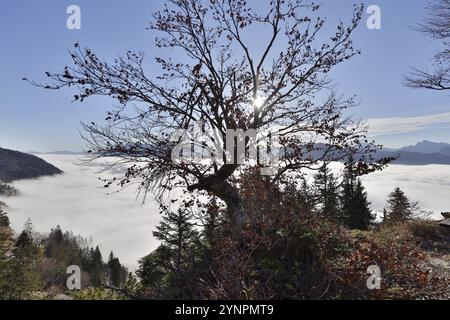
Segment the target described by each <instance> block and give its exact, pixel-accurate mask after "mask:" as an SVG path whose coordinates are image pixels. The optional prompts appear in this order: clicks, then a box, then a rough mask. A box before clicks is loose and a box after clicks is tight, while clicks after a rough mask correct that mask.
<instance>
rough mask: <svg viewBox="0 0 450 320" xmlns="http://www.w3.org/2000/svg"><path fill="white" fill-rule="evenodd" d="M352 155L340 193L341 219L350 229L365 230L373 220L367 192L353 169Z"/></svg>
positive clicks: (346, 167) (347, 164)
mask: <svg viewBox="0 0 450 320" xmlns="http://www.w3.org/2000/svg"><path fill="white" fill-rule="evenodd" d="M353 167H354V161H353V157H349V159H348V161H347V163H346V166H345V172H344V182H343V184H342V189H341V194H340V211H341V215H340V217H341V221H342V222H344V223H345V225H346V226H347V227H349V228H350V229H360V230H367V229H368V228H369V226H370V224H371V223H372V222H373V220H375V216H374V215H373V214H372V210H371V209H370V202H369V201H368V200H367V192H366V191H365V190H364V186H363V185H362V182H361V180H360V179H358V178H357V175H356V174H355V171H354V168H353Z"/></svg>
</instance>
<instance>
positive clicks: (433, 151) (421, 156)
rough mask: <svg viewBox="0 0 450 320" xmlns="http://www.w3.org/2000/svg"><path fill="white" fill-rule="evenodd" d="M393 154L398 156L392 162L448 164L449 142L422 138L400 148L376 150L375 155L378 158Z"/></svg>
mask: <svg viewBox="0 0 450 320" xmlns="http://www.w3.org/2000/svg"><path fill="white" fill-rule="evenodd" d="M393 156H398V159H397V160H395V161H393V162H392V163H393V164H405V165H428V164H446V165H450V144H448V143H444V142H440V143H438V142H432V141H428V140H423V141H420V142H418V143H417V144H415V145H413V146H406V147H403V148H400V149H391V148H386V149H383V150H382V151H379V152H377V157H379V158H381V157H393Z"/></svg>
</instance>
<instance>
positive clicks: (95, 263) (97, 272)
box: [91, 246, 104, 287]
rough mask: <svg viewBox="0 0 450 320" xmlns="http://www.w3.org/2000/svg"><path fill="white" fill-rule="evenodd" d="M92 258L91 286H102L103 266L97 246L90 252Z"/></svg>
mask: <svg viewBox="0 0 450 320" xmlns="http://www.w3.org/2000/svg"><path fill="white" fill-rule="evenodd" d="M91 257H92V261H91V262H92V279H91V280H92V284H93V285H94V286H96V287H99V286H101V285H102V283H103V280H104V272H103V271H104V264H103V258H102V253H101V252H100V249H99V247H98V246H96V247H95V249H94V250H92V251H91Z"/></svg>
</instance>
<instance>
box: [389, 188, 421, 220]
mask: <svg viewBox="0 0 450 320" xmlns="http://www.w3.org/2000/svg"><path fill="white" fill-rule="evenodd" d="M414 207H415V204H413V203H411V201H410V200H409V199H408V197H407V196H406V194H405V193H404V192H403V190H401V189H400V188H398V187H397V188H395V189H394V191H392V192H391V193H390V194H389V197H388V200H387V205H386V217H385V221H392V222H399V221H403V220H407V219H409V218H411V217H412V216H413V214H414V212H413V211H414Z"/></svg>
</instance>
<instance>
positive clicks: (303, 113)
mask: <svg viewBox="0 0 450 320" xmlns="http://www.w3.org/2000/svg"><path fill="white" fill-rule="evenodd" d="M258 5H259V8H258V9H257V10H256V9H253V8H252V7H251V6H250V5H249V4H247V2H246V1H244V0H204V1H202V0H171V1H168V3H167V4H166V5H165V8H164V9H163V10H162V11H159V12H155V13H154V14H153V19H152V23H151V24H150V27H149V28H150V29H151V30H153V31H155V32H157V33H160V34H162V36H161V37H159V38H157V39H156V46H157V47H159V48H163V49H164V48H165V49H169V50H167V52H168V55H169V54H170V53H171V52H172V53H175V55H173V56H176V59H174V58H169V57H165V58H157V59H156V62H157V63H158V64H160V65H161V67H162V70H163V72H162V74H161V75H160V76H157V77H156V76H148V75H147V74H146V72H145V71H144V67H143V61H144V54H142V53H132V52H128V53H127V54H126V56H125V57H120V58H118V59H116V60H115V61H114V63H112V64H109V63H107V62H105V61H102V60H100V59H99V58H98V57H97V55H95V54H94V53H93V52H92V51H91V50H90V49H87V48H84V49H83V48H81V47H80V45H79V44H76V45H75V49H74V50H73V51H72V52H71V57H72V59H73V64H72V65H71V66H66V67H65V69H64V71H63V72H61V73H47V76H48V77H49V78H50V79H52V82H51V83H49V84H45V85H41V86H43V87H45V88H48V89H60V88H63V87H70V86H74V87H76V88H77V89H78V90H79V94H77V95H75V97H74V99H75V100H79V101H83V100H84V99H86V98H88V97H90V96H94V95H101V96H109V97H112V98H113V99H115V100H117V101H118V102H119V103H120V105H121V107H120V108H119V109H116V110H114V111H112V112H110V113H109V114H108V117H107V119H106V120H107V124H106V125H97V124H95V123H91V124H85V125H84V129H85V130H86V132H87V133H88V134H87V136H86V137H87V139H88V141H89V143H90V147H91V149H92V152H91V155H92V156H93V157H94V158H99V157H105V156H116V157H118V158H120V159H122V160H123V162H125V163H128V164H129V168H128V171H127V173H126V175H125V177H124V178H123V179H121V180H113V181H119V183H120V184H122V185H124V184H127V183H131V182H133V181H138V182H139V183H140V185H141V188H142V190H143V191H145V192H147V191H149V190H155V189H158V190H167V189H169V190H170V189H172V188H173V187H175V186H180V185H182V186H183V187H185V188H186V190H189V191H191V192H193V191H201V192H208V193H210V194H213V195H215V196H217V197H218V198H220V199H221V200H223V201H224V203H225V204H226V206H227V211H228V213H229V220H230V222H231V226H232V230H233V231H234V232H236V233H239V230H240V229H241V227H242V224H243V223H244V221H245V219H246V217H245V212H244V208H243V206H242V202H241V197H240V194H239V190H238V189H237V188H236V186H235V185H234V184H233V183H232V178H233V176H236V175H237V174H238V173H239V170H240V168H243V167H245V166H250V165H252V164H251V163H250V162H246V163H244V164H239V163H237V162H236V161H231V162H230V161H227V159H226V157H225V155H224V156H223V158H224V161H222V162H209V163H204V162H201V163H188V162H177V161H173V160H172V158H171V153H172V151H173V148H174V147H175V145H176V144H177V142H179V141H174V140H173V138H172V137H173V135H174V133H176V132H177V130H180V129H189V128H192V127H193V126H194V125H195V123H197V122H198V121H201V122H202V123H203V124H204V127H205V128H207V129H205V128H204V130H213V131H214V132H217V133H218V135H219V140H220V143H221V144H223V145H224V146H225V145H226V132H227V130H230V129H231V130H237V129H242V130H252V129H253V130H258V132H268V131H270V130H273V129H277V130H278V133H279V135H280V137H281V138H280V146H281V148H280V149H281V151H283V152H282V156H281V158H280V160H279V162H278V163H277V164H276V172H275V174H274V175H273V176H271V177H268V179H271V180H272V182H274V183H275V182H276V181H278V180H279V179H280V178H281V177H283V176H284V175H286V174H289V173H292V172H300V171H302V170H303V169H305V168H308V169H318V168H320V167H321V166H322V165H323V162H330V161H335V160H340V159H346V158H347V157H348V155H349V154H356V155H358V160H359V161H357V162H356V167H357V169H358V172H359V173H360V174H364V173H368V172H371V171H373V170H376V169H380V168H381V167H383V166H384V165H385V164H386V162H387V161H388V160H386V159H384V160H382V161H374V159H373V157H372V154H373V152H375V151H376V150H377V149H378V147H379V146H377V145H375V144H374V142H371V141H367V139H366V137H365V127H364V126H362V125H360V124H359V123H356V122H354V121H352V120H351V119H350V118H348V117H347V115H346V109H348V108H350V107H353V106H354V105H355V103H354V101H353V99H352V98H351V99H344V98H342V97H341V96H340V95H338V94H337V93H336V92H335V91H334V88H333V86H332V82H331V80H330V78H329V73H330V72H331V70H332V69H333V67H335V66H336V65H338V64H340V63H342V62H344V61H345V60H347V59H349V58H351V57H352V56H354V55H355V54H358V53H359V51H358V50H356V49H355V48H354V47H353V44H352V40H351V34H352V32H353V31H354V30H355V28H356V27H357V25H358V23H359V21H360V20H361V15H362V10H363V8H362V6H355V10H354V13H353V18H352V19H351V22H350V23H349V25H344V24H343V23H340V24H339V25H338V26H337V28H336V30H335V32H333V33H332V34H331V35H330V36H325V35H323V34H321V35H320V36H318V35H319V33H320V32H321V31H323V27H324V23H325V20H324V19H322V18H320V17H319V16H318V10H319V5H316V4H311V3H310V2H308V3H306V2H304V1H302V0H292V1H285V0H272V1H269V2H267V3H265V4H264V5H262V6H261V5H260V2H258ZM263 9H264V10H266V12H265V13H264V14H261V13H258V11H262V10H263ZM255 36H258V37H259V38H260V39H258V40H257V41H256V42H258V43H259V44H261V43H265V46H264V47H263V49H262V50H261V51H260V52H259V53H256V52H254V51H256V50H255V49H254V46H252V45H251V44H250V43H255V40H254V39H253V40H252V39H251V38H252V37H253V38H254V37H255ZM319 38H321V39H324V40H318V39H319ZM322 41H323V42H322ZM130 104H133V105H134V106H135V108H134V111H133V110H128V109H129V107H127V106H128V105H130ZM126 111H127V112H126ZM211 139H213V138H211ZM233 143H234V140H233ZM246 143H247V146H248V143H249V142H248V141H247V142H246ZM224 149H225V148H224ZM234 160H235V159H234ZM253 165H255V164H253ZM113 181H110V182H109V183H113Z"/></svg>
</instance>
